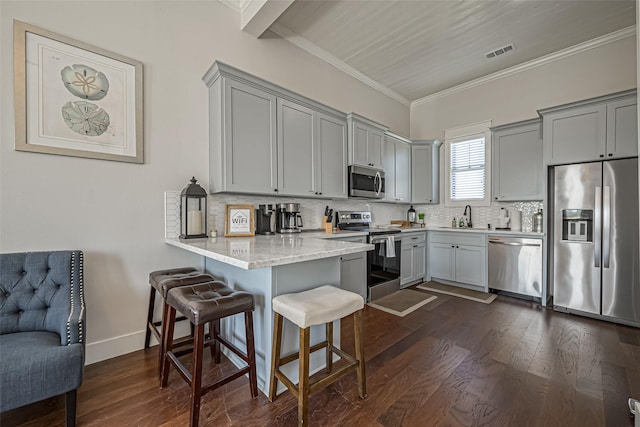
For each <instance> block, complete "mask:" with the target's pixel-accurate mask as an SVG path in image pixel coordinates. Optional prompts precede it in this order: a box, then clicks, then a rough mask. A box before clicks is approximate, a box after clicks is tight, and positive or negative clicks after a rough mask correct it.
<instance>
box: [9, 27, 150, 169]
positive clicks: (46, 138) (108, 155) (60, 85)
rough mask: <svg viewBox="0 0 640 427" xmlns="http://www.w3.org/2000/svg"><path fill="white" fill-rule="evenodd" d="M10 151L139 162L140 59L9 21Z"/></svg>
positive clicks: (140, 138) (140, 154)
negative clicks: (11, 75)
mask: <svg viewBox="0 0 640 427" xmlns="http://www.w3.org/2000/svg"><path fill="white" fill-rule="evenodd" d="M13 44H14V45H13V46H14V103H15V124H16V132H15V149H16V150H19V151H32V152H38V153H48V154H60V155H65V156H76V157H88V158H94V159H103V160H117V161H122V162H131V163H143V121H142V101H143V100H142V84H143V83H142V63H141V62H139V61H136V60H133V59H131V58H127V57H125V56H122V55H119V54H117V53H113V52H109V51H107V50H104V49H101V48H98V47H95V46H91V45H89V44H86V43H84V42H82V41H79V40H73V39H71V38H69V37H65V36H62V35H60V34H56V33H52V32H51V31H47V30H44V29H42V28H38V27H35V26H33V25H30V24H27V23H24V22H20V21H13Z"/></svg>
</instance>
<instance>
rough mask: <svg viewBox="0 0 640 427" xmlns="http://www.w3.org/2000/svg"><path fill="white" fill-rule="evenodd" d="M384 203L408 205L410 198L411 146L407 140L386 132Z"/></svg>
mask: <svg viewBox="0 0 640 427" xmlns="http://www.w3.org/2000/svg"><path fill="white" fill-rule="evenodd" d="M383 153H384V158H383V160H384V162H383V164H384V173H385V197H384V201H385V202H392V203H409V202H410V197H411V145H410V141H409V140H408V139H405V138H402V137H400V136H398V135H395V134H392V133H390V132H387V133H386V134H385V138H384V150H383Z"/></svg>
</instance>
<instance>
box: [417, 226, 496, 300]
mask: <svg viewBox="0 0 640 427" xmlns="http://www.w3.org/2000/svg"><path fill="white" fill-rule="evenodd" d="M486 266H487V245H486V236H485V235H484V234H465V233H464V232H460V233H444V232H443V233H440V232H435V233H431V234H430V237H429V275H430V276H431V278H433V279H441V280H445V281H450V282H453V283H452V284H461V285H463V286H465V287H471V288H474V289H478V288H481V289H480V290H485V291H486V290H487V268H486ZM469 285H470V286H469Z"/></svg>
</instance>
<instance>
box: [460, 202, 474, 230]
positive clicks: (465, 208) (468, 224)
mask: <svg viewBox="0 0 640 427" xmlns="http://www.w3.org/2000/svg"><path fill="white" fill-rule="evenodd" d="M467 209H469V216H468V217H467V218H469V221H467V227H469V228H472V227H473V224H472V223H471V206H469V205H467V206H465V207H464V213H463V214H462V215H464V216H467Z"/></svg>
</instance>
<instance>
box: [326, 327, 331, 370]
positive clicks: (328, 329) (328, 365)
mask: <svg viewBox="0 0 640 427" xmlns="http://www.w3.org/2000/svg"><path fill="white" fill-rule="evenodd" d="M326 330H327V333H326V334H327V372H331V371H332V370H333V352H332V351H331V349H332V348H333V322H329V323H327V324H326Z"/></svg>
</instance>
